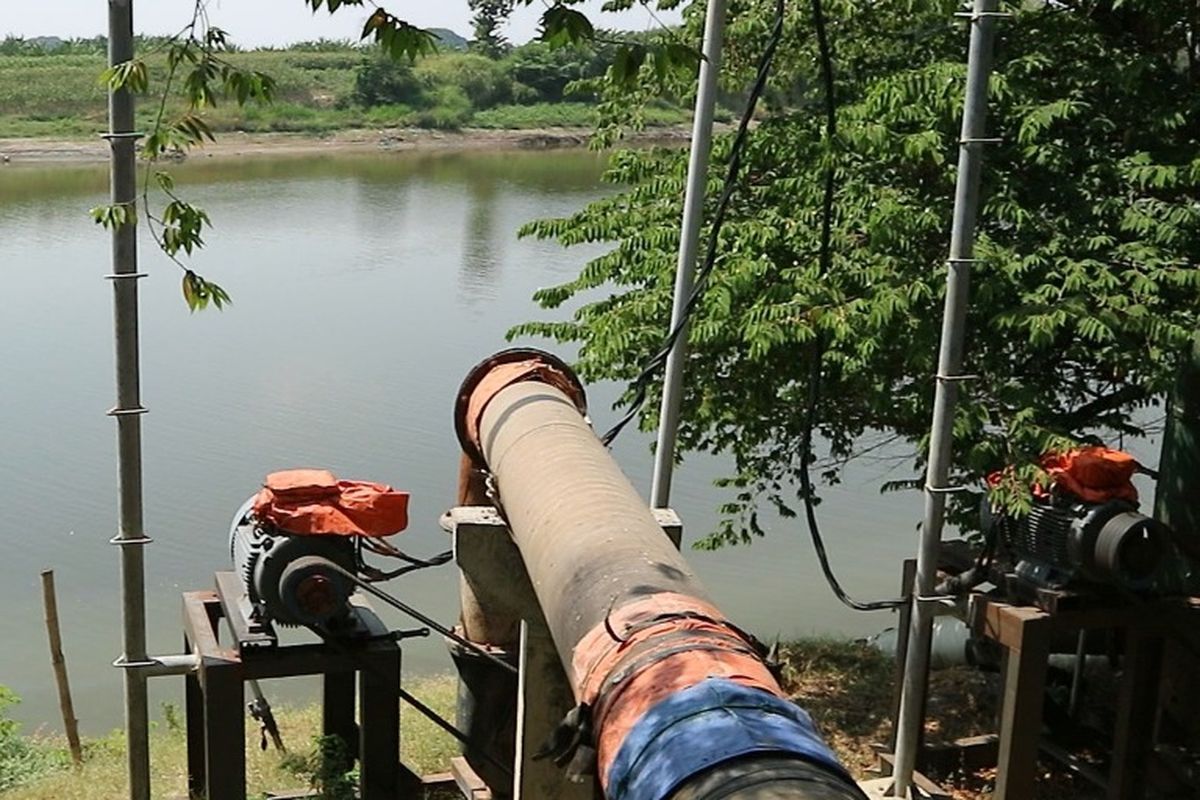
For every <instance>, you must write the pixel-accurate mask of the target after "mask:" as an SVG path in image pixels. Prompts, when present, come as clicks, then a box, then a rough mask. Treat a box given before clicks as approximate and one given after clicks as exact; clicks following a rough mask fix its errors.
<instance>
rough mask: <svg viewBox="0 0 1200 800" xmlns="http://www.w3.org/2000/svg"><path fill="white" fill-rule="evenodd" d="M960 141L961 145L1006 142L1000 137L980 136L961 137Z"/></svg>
mask: <svg viewBox="0 0 1200 800" xmlns="http://www.w3.org/2000/svg"><path fill="white" fill-rule="evenodd" d="M958 143H959V144H960V145H972V144H1004V140H1003V139H1001V138H999V137H989V136H980V137H976V138H971V137H967V138H963V139H959V140H958Z"/></svg>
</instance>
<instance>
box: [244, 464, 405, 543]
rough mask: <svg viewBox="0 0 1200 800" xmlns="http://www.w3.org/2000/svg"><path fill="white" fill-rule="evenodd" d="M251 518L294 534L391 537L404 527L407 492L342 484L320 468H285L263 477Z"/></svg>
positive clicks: (381, 486)
mask: <svg viewBox="0 0 1200 800" xmlns="http://www.w3.org/2000/svg"><path fill="white" fill-rule="evenodd" d="M254 515H255V516H256V517H258V518H259V519H260V520H263V521H266V522H270V523H272V524H274V525H275V527H277V528H279V529H280V530H282V531H285V532H287V533H293V534H334V535H340V536H375V537H379V536H391V535H392V534H394V533H399V532H400V531H402V530H404V529H405V528H406V527H408V492H398V491H396V490H395V489H393V488H392V487H390V486H387V485H385V484H382V483H369V482H367V481H341V480H338V479H337V476H335V475H334V474H333V473H332V472H329V471H328V470H323V469H289V470H284V471H282V472H272V473H271V474H270V475H268V476H267V479H266V481H265V482H264V483H263V488H262V491H260V492H259V493H258V496H257V497H255V498H254Z"/></svg>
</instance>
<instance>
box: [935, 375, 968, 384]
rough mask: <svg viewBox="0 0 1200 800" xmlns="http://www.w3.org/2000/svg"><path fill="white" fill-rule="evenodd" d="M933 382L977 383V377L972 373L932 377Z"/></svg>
mask: <svg viewBox="0 0 1200 800" xmlns="http://www.w3.org/2000/svg"><path fill="white" fill-rule="evenodd" d="M933 378H934V380H938V381H943V382H945V383H956V382H959V381H977V380H979V376H978V375H975V374H973V373H962V374H960V375H934V376H933Z"/></svg>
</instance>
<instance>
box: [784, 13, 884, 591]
mask: <svg viewBox="0 0 1200 800" xmlns="http://www.w3.org/2000/svg"><path fill="white" fill-rule="evenodd" d="M812 19H813V28H814V29H815V30H816V33H817V47H818V50H819V51H820V61H821V82H822V84H823V85H824V90H825V140H826V142H827V143H828V145H829V147H830V148H831V149H832V148H833V147H834V144H835V143H834V140H835V137H836V136H837V100H836V98H835V96H834V83H833V56H832V54H831V52H830V47H829V36H828V34H827V31H826V28H825V12H824V10H823V9H822V7H821V0H812ZM828 159H829V160H828V161H827V162H826V166H825V186H824V196H823V198H822V202H821V251H820V262H819V265H820V267H819V268H820V275H821V277H824V276H826V275H828V274H829V270H830V267H831V266H832V263H833V247H832V244H831V242H832V239H833V200H834V193H835V187H834V165H833V158H832V153H830V155H829V156H828ZM825 346H826V345H825V336H824V334H823V333H822V332H821V331H820V330H818V331H817V332H816V336H815V337H814V338H813V347H812V364H811V366H810V367H809V372H808V398H807V402H806V404H805V409H804V430H803V433H802V434H801V440H800V492H801V494H802V496H803V498H804V517H805V520H806V521H807V522H808V533H809V535H810V536H811V537H812V543H813V549H814V550H816V552H817V561H819V562H820V564H821V572H822V573H824V575H825V581H826V583H828V584H829V588H830V589H831V590H833V594H834V596H836V597H837V599H838V600H840V601H841V602H842V604H843V605H845V606H847V607H848V608H851V609H853V610H855V611H887V610H892V609H896V608H899V607H900V606H902V605H904V604H905V603H906V602H907V601H906V600H904V599H897V600H874V601H870V602H863V601H859V600H855V599H854V598H853V597H851V596H850V595H849V594H847V593H846V590H845V589H843V588H842V584H841V582H840V581H838V579H837V576H836V575H834V574H833V568H832V567H831V566H830V565H829V554H828V553H827V552H826V551H825V540H824V538H823V537H822V536H821V529H820V526H819V525H818V524H817V509H816V500H815V498H814V496H813V483H812V474H811V471H810V469H809V462H810V461H812V439H813V430H814V429H815V428H816V420H817V404H818V402H819V401H820V398H821V364H822V362H823V361H824V359H825Z"/></svg>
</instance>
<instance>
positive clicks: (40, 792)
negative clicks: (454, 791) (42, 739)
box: [4, 676, 458, 800]
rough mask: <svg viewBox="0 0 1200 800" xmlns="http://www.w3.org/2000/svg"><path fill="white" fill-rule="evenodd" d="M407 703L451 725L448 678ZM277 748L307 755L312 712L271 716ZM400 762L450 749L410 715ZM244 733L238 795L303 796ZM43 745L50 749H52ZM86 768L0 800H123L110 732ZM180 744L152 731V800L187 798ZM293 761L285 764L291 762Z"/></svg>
mask: <svg viewBox="0 0 1200 800" xmlns="http://www.w3.org/2000/svg"><path fill="white" fill-rule="evenodd" d="M408 688H409V689H410V690H411V691H412V693H413V694H414V695H416V696H417V697H419V698H421V699H422V700H423V701H424V702H426V703H427V704H428V705H430V706H432V707H433V708H434V709H435V710H436V711H437V712H438V713H440V714H442V715H443V716H447V717H448V718H450V719H453V717H454V702H455V693H456V682H455V679H454V678H452V677H449V676H447V677H440V678H427V679H422V680H417V681H413V682H411V684H410V685H409V686H408ZM276 716H277V717H278V720H279V727H280V731H281V732H282V734H283V740H284V743H285V744H287V745H288V746H289V748H291V749H292V750H293V751H297V752H299V753H304V752H308V751H311V750H312V748H313V744H314V741H315V737H316V736H317V734H318V732H319V731H320V727H321V713H320V709H319V708H318V707H317V706H315V705H313V706H309V707H306V708H282V709H277V710H276ZM402 716H403V723H402V733H401V758H402V759H403V760H404V763H405V764H407V765H408V766H409V767H410V768H411V769H413V770H414V771H416V772H418V773H429V772H438V771H442V770H445V769H446V768H447V765H448V763H449V759H450V757H451V756H453V755H455V754H457V752H458V747H457V742H455V741H454V740H453V739H452V738H451V737H450V736H448V735H447V734H445V733H444V732H442V731H441V730H440V729H438V728H437V727H436V726H435V725H434V724H433V723H432V722H429V721H428V720H426V719H425V718H424V717H422V716H421V715H420V714H418V713H417V712H415V711H413V710H412V709H410V708H408V707H405V708H404V709H403V712H402ZM247 727H248V730H247V732H246V754H247V756H246V788H247V793H248V795H249V796H250V797H262V796H264V794H265V793H266V792H267V791H278V790H283V789H303V788H307V776H305V775H299V774H296V771H295V768H294V767H289V764H288V760H287V758H286V756H281V755H280V754H279V753H276V752H275V750H273V749H268V750H266V751H263V750H262V749H260V747H259V732H258V729H257V728H255V727H254V726H253V723H250V724H249V725H248V726H247ZM47 744H51V745H56V746H57V745H58V743H57V742H48V743H47ZM86 756H87V757H86V760H85V763H84V765H83V767H82V768H81V769H79V770H78V771H76V770H72V769H64V770H61V771H57V772H53V773H51V774H49V775H46V776H45V777H43V778H41V779H39V780H37V781H34V782H32V783H29V784H26V785H24V786H20V787H18V788H16V789H13V790H11V791H9V792H5V793H4V798H5V800H110V798H111V800H123V798H125V797H127V796H128V791H127V788H126V786H127V784H126V781H125V743H124V739H123V736H122V735H121V734H120V733H119V732H118V733H114V734H112V735H110V736H107V737H105V738H103V739H97V740H92V741H89V742H88V743H87V747H86ZM186 756H187V743H186V741H185V737H184V734H183V731H182V729H181V728H180V726H179V725H178V724H176V723H173V722H172V721H171V720H170V719H168V722H167V723H166V724H160V725H159V726H158V727H157V728H156V730H155V733H154V737H153V740H152V742H151V775H152V778H151V780H152V781H153V786H154V796H155V797H169V798H173V797H181V798H182V797H187V768H186V764H187V759H186ZM294 760H295V759H292V761H294Z"/></svg>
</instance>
